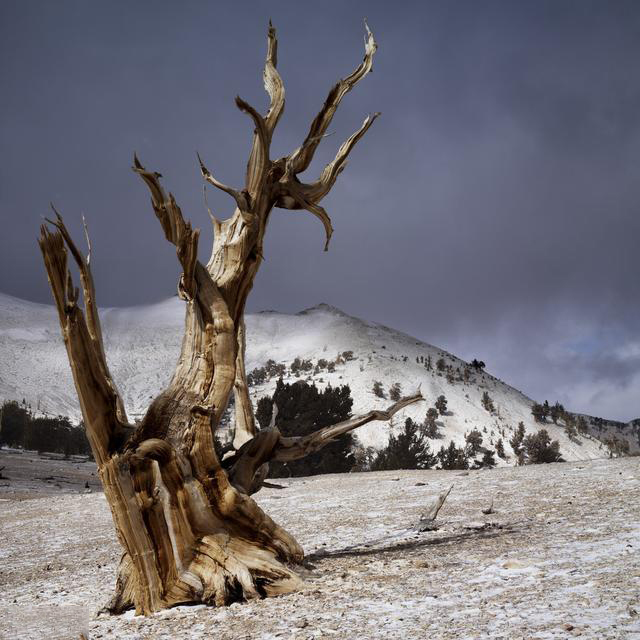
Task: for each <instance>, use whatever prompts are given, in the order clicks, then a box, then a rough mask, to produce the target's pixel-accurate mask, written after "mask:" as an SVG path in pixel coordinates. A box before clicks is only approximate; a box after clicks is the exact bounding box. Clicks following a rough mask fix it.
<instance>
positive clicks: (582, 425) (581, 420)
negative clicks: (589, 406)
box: [576, 416, 589, 435]
mask: <svg viewBox="0 0 640 640" xmlns="http://www.w3.org/2000/svg"><path fill="white" fill-rule="evenodd" d="M576 427H577V429H578V431H579V432H580V433H581V434H583V435H584V434H585V433H587V432H588V431H589V426H588V425H587V421H586V419H585V417H584V416H578V422H577V424H576Z"/></svg>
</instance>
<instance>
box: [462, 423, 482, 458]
mask: <svg viewBox="0 0 640 640" xmlns="http://www.w3.org/2000/svg"><path fill="white" fill-rule="evenodd" d="M465 442H466V443H467V447H468V450H469V455H470V456H475V455H476V453H478V451H479V450H480V447H481V446H482V434H481V433H480V432H479V431H478V430H477V429H473V430H472V431H470V432H469V433H468V434H467V435H466V436H465Z"/></svg>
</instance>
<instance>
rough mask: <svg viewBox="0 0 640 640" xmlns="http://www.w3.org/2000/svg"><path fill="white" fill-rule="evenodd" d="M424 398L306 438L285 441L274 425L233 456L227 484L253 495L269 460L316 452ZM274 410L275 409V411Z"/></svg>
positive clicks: (287, 459)
mask: <svg viewBox="0 0 640 640" xmlns="http://www.w3.org/2000/svg"><path fill="white" fill-rule="evenodd" d="M423 399H424V398H423V396H422V394H421V393H420V392H418V393H415V394H414V395H412V396H407V397H405V398H402V399H401V400H399V401H398V402H396V403H395V404H392V405H391V406H390V407H389V408H388V409H387V410H386V411H380V410H374V411H369V413H365V414H364V415H362V416H357V417H355V418H350V419H349V420H345V421H344V422H339V423H337V424H334V425H331V426H329V427H324V428H323V429H319V430H318V431H315V432H314V433H311V434H309V435H307V436H301V437H289V438H286V437H283V436H282V435H281V434H280V431H279V430H278V429H277V428H275V427H273V426H272V427H270V428H269V429H264V430H263V431H259V432H258V434H257V435H256V436H255V437H254V438H253V439H252V440H249V441H248V442H246V443H245V444H244V445H242V447H240V449H238V451H237V453H236V455H235V456H234V457H233V458H232V459H231V460H229V461H228V464H229V465H230V469H229V471H228V475H229V481H230V482H231V483H232V484H233V485H234V486H235V487H236V488H237V489H238V490H239V491H241V492H243V493H247V494H249V493H255V492H256V491H258V490H259V489H260V487H261V484H262V480H263V479H264V476H263V474H262V473H261V470H262V469H264V465H266V464H267V463H269V462H271V461H272V460H273V461H277V462H291V461H292V460H299V459H300V458H304V457H306V456H308V455H310V454H312V453H315V452H316V451H319V450H320V449H322V448H323V447H325V446H326V445H328V444H329V443H330V442H333V440H335V439H336V438H338V437H339V436H341V435H342V434H344V433H348V432H349V431H353V429H357V428H358V427H361V426H363V425H365V424H367V423H369V422H373V421H374V420H391V418H392V417H393V416H394V415H395V414H396V413H397V412H398V411H400V410H401V409H404V408H405V407H407V406H409V405H410V404H413V403H414V402H419V401H420V400H423ZM275 408H276V407H275V406H274V410H275Z"/></svg>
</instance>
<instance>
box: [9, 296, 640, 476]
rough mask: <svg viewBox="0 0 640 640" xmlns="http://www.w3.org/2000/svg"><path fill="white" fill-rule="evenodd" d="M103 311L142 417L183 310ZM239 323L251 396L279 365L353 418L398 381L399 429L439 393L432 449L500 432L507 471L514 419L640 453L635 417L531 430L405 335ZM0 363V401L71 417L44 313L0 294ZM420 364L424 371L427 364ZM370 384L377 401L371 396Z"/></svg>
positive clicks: (572, 447) (312, 319)
mask: <svg viewBox="0 0 640 640" xmlns="http://www.w3.org/2000/svg"><path fill="white" fill-rule="evenodd" d="M101 313H102V316H101V317H102V322H103V329H104V334H105V343H106V350H107V357H108V360H109V366H110V368H111V371H112V373H113V376H114V378H115V381H116V383H117V385H118V387H119V388H120V391H121V393H122V395H123V398H124V401H125V404H126V408H127V411H128V412H129V416H130V417H131V418H137V417H140V416H141V415H142V414H143V412H144V411H145V409H146V407H147V405H148V403H149V401H150V400H151V399H152V398H153V397H154V396H155V395H156V394H157V393H158V392H159V391H160V390H161V389H162V388H163V386H164V385H166V384H167V382H168V381H169V378H170V376H171V373H172V372H173V369H174V366H175V362H176V360H177V357H178V353H179V348H180V342H181V338H182V326H183V313H184V309H183V303H182V302H181V301H180V300H178V299H177V298H171V299H169V300H166V301H163V302H161V303H158V304H154V305H148V306H141V307H132V308H124V309H116V308H106V309H103V310H102V312H101ZM246 322H247V371H248V372H253V374H252V375H251V378H252V380H253V381H254V383H255V384H254V385H253V386H252V387H251V393H252V396H253V398H254V400H257V399H258V398H260V397H262V396H264V395H268V394H271V393H272V392H273V389H274V388H275V383H276V379H277V375H278V373H277V372H278V370H282V369H284V370H285V373H284V377H285V380H289V381H292V380H295V379H304V380H308V381H313V382H315V383H316V384H317V385H318V386H323V385H326V384H331V385H334V386H335V385H340V384H348V385H349V386H350V387H351V392H352V396H353V398H354V407H353V411H354V413H360V412H364V411H367V410H369V409H371V408H382V407H386V406H387V405H389V404H390V400H389V399H388V396H389V389H390V387H391V386H392V385H394V384H396V383H397V384H399V385H400V387H401V390H402V393H403V394H408V393H410V392H413V391H415V390H416V389H417V388H418V387H420V389H421V390H422V393H423V395H424V396H425V398H426V402H422V403H419V404H416V405H413V406H411V407H408V408H407V409H406V410H405V411H404V412H403V413H402V414H399V415H398V416H397V417H396V420H395V421H394V425H392V427H391V428H399V427H400V425H401V423H402V422H403V421H404V418H405V417H408V416H410V417H412V418H414V419H416V420H418V421H420V422H422V420H423V419H424V416H425V414H426V411H427V409H428V407H430V406H433V404H434V403H435V400H436V398H437V397H438V396H440V395H444V396H445V397H446V399H447V403H448V411H447V414H446V415H444V416H441V417H440V418H438V425H439V427H440V431H441V434H442V436H443V437H442V439H440V440H436V441H434V443H433V445H434V446H435V447H436V448H439V447H440V446H441V444H444V443H448V442H449V440H454V441H455V442H456V443H458V444H462V443H463V441H464V435H465V433H467V432H468V431H470V430H471V429H474V428H476V429H479V430H480V431H481V432H482V434H483V438H484V442H483V445H484V446H491V445H492V444H495V442H496V440H497V439H498V438H500V437H502V438H503V442H504V445H505V449H506V452H507V454H508V456H509V457H510V460H509V463H511V464H512V463H513V462H514V457H513V455H512V451H511V448H510V447H509V444H508V441H509V439H510V438H511V432H512V430H513V429H514V428H515V426H516V425H517V424H518V422H520V421H522V422H524V424H525V427H526V430H527V432H530V431H536V430H538V429H539V428H540V427H541V426H544V428H546V429H547V430H548V431H549V433H550V434H551V436H552V438H554V439H557V440H559V441H560V450H561V452H562V455H563V456H564V458H565V459H568V460H581V459H592V458H598V457H603V456H606V455H608V449H607V448H606V447H605V446H604V445H603V444H602V442H600V441H599V440H597V439H596V437H598V438H601V439H603V440H604V439H605V438H606V437H610V436H611V435H616V436H617V437H618V438H621V439H625V440H627V441H628V442H629V443H630V449H631V450H632V451H637V450H638V449H639V448H640V447H639V439H640V420H636V421H634V422H633V423H629V424H625V423H615V422H611V421H606V420H600V419H597V418H591V417H588V421H589V424H590V432H591V434H593V436H596V437H593V436H592V435H589V434H588V435H586V436H578V437H576V438H569V437H567V436H566V435H565V432H564V429H563V427H562V425H561V424H560V425H554V424H551V423H549V424H545V425H540V424H537V423H535V422H534V420H533V417H532V415H531V405H532V404H533V401H532V400H531V399H530V398H528V397H527V396H525V395H524V394H522V393H521V392H520V391H518V390H516V389H514V388H512V387H510V386H509V385H507V384H505V383H504V382H502V381H500V380H498V379H497V378H494V377H493V376H492V375H490V374H489V373H487V372H483V371H476V370H475V369H473V368H472V367H470V366H468V365H467V363H466V362H464V361H463V360H460V359H459V358H456V357H455V356H453V355H451V354H450V353H447V352H445V351H443V350H441V349H438V348H437V347H434V346H431V345H429V344H426V343H424V342H421V341H419V340H417V339H415V338H412V337H411V336H408V335H406V334H404V333H401V332H399V331H395V330H393V329H390V328H388V327H385V326H383V325H380V324H376V323H372V322H366V321H364V320H360V319H358V318H354V317H352V316H349V315H347V314H345V313H343V312H342V311H340V310H339V309H336V308H334V307H330V306H328V305H324V304H321V305H318V306H317V307H313V308H311V309H306V310H305V311H301V312H300V313H297V314H295V315H288V314H282V313H277V312H273V311H265V312H262V313H257V314H249V315H248V316H247V319H246ZM296 358H298V359H299V362H300V364H301V366H300V367H299V368H298V367H296V366H294V370H296V371H297V375H295V374H294V373H293V372H292V370H291V365H292V363H294V362H295V361H296ZM270 360H271V361H273V362H272V363H271V366H270V367H267V369H268V370H270V371H271V375H269V372H268V371H267V370H263V368H264V367H265V365H266V364H267V363H268V361H270ZM439 360H441V362H440V368H441V369H442V370H441V371H440V370H438V369H439V367H438V361H439ZM325 361H326V362H325ZM0 363H2V369H1V370H0V399H10V400H13V399H15V400H18V401H22V400H23V399H24V400H25V401H26V402H27V403H28V404H30V405H31V406H32V408H33V410H34V411H37V412H40V413H47V414H53V415H58V414H62V415H67V416H69V417H71V418H72V419H74V420H79V419H80V411H79V407H78V403H77V398H76V394H75V389H74V387H73V382H72V379H71V372H70V370H69V365H68V362H67V357H66V352H65V350H64V345H63V343H62V339H61V337H60V331H59V327H58V319H57V314H56V311H55V310H54V308H53V306H49V305H40V304H35V303H31V302H26V301H23V300H19V299H17V298H12V297H9V296H5V295H2V294H0ZM329 363H332V364H331V365H330V366H329ZM429 363H430V365H431V369H428V368H427V367H428V366H429ZM277 365H281V366H280V367H278V366H277ZM319 365H320V366H319ZM327 367H328V368H329V369H331V368H333V369H334V370H333V371H329V370H328V368H327ZM274 373H275V374H276V375H274ZM376 381H378V382H380V383H381V387H382V389H383V390H384V393H385V395H386V396H387V398H386V399H384V398H380V397H377V396H376V395H375V394H374V392H373V385H374V382H376ZM485 392H486V393H488V394H489V396H490V398H491V400H492V402H493V405H494V407H495V411H494V412H493V413H490V412H489V411H487V409H486V408H485V407H484V406H483V403H482V396H483V393H485ZM389 428H390V427H389V425H388V424H386V423H380V422H374V423H371V424H369V425H366V426H364V427H362V428H360V429H358V431H357V432H356V435H357V437H358V439H359V440H360V442H361V443H362V445H363V446H372V447H375V448H380V447H382V446H384V444H385V443H386V441H387V439H388V436H389ZM501 464H504V462H502V461H501Z"/></svg>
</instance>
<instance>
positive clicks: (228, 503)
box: [40, 24, 421, 614]
mask: <svg viewBox="0 0 640 640" xmlns="http://www.w3.org/2000/svg"><path fill="white" fill-rule="evenodd" d="M375 50H376V43H375V40H374V38H373V34H372V33H371V31H370V30H369V28H368V27H367V37H366V41H365V56H364V60H363V62H362V63H361V64H360V65H359V66H358V67H357V68H356V70H355V71H354V72H353V73H352V74H350V75H349V76H347V77H346V78H345V79H343V80H340V82H338V84H337V85H336V86H335V87H334V88H333V89H332V90H331V91H330V92H329V95H328V97H327V100H326V101H325V103H324V105H323V107H322V109H321V110H320V112H319V113H318V115H317V116H316V118H315V119H314V121H313V122H312V124H311V127H310V130H309V133H308V135H307V137H306V138H305V140H304V141H303V143H302V145H301V146H300V147H299V148H298V149H296V150H295V151H294V152H293V153H291V154H290V155H289V156H286V157H284V158H280V159H278V160H275V161H274V160H271V159H270V155H269V154H270V146H271V139H272V136H273V132H274V130H275V127H276V125H277V123H278V121H279V119H280V117H281V115H282V112H283V110H284V103H285V100H284V93H285V92H284V85H283V83H282V79H281V78H280V75H279V73H278V71H277V69H276V66H277V39H276V33H275V29H273V27H272V26H271V24H270V25H269V31H268V35H267V56H266V60H265V66H264V72H263V79H264V86H265V89H266V91H267V93H268V94H269V97H270V106H269V109H268V111H267V113H266V115H264V116H263V115H261V114H260V113H259V112H258V111H257V110H256V109H254V108H253V107H252V106H251V105H250V104H248V103H247V102H246V101H244V100H242V99H241V98H236V106H237V107H238V108H239V109H240V110H241V111H242V112H244V113H245V114H247V115H248V116H249V118H250V119H251V122H252V124H253V127H254V135H253V141H252V147H251V152H250V155H249V161H248V164H247V173H246V178H245V184H244V186H243V187H242V188H239V189H238V188H233V187H229V186H227V185H226V184H224V183H222V182H221V181H219V180H218V179H217V178H215V177H214V176H213V174H212V173H211V171H210V170H209V169H208V168H207V167H206V166H205V164H204V162H203V161H202V159H200V156H198V159H199V163H200V170H201V173H202V176H203V178H204V180H205V181H206V182H207V183H209V184H211V185H213V186H214V187H216V188H217V189H221V190H222V191H223V192H225V193H227V194H228V195H230V196H231V197H232V198H233V200H234V202H235V210H234V211H233V213H232V215H231V216H230V217H229V218H227V219H225V220H218V219H217V218H215V217H214V216H213V214H211V218H212V222H213V226H214V241H213V248H212V253H211V257H210V259H209V261H208V262H207V263H206V264H203V263H201V262H200V261H199V260H198V246H199V239H200V231H199V230H198V229H193V228H192V226H191V224H190V222H189V221H187V220H185V218H184V217H183V214H182V211H181V209H180V207H179V206H178V204H177V202H176V200H175V198H174V196H173V195H172V194H171V193H168V194H167V193H166V192H165V190H164V188H163V186H162V184H161V182H160V178H161V175H160V174H159V173H157V172H155V171H150V170H148V169H146V168H145V167H144V166H143V165H142V163H141V162H140V160H139V159H138V158H137V157H134V164H133V170H134V171H135V172H136V173H137V174H138V175H139V176H140V177H141V179H142V180H143V181H144V182H145V184H146V185H147V187H148V188H149V191H150V194H151V204H152V207H153V210H154V212H155V215H156V217H157V218H158V221H159V222H160V225H161V227H162V230H163V232H164V235H165V238H166V239H167V240H168V241H169V242H170V243H172V244H173V245H174V246H175V248H176V255H177V258H178V261H179V263H180V265H181V267H182V275H181V277H180V280H179V283H178V293H179V295H180V297H181V298H182V299H183V300H184V301H185V304H186V314H185V330H184V337H183V341H182V347H181V351H180V356H179V358H178V362H177V364H176V368H175V371H174V374H173V377H172V379H171V381H170V383H169V385H168V386H167V387H166V389H164V390H163V391H162V392H161V393H160V394H159V395H158V397H156V398H155V399H154V400H153V402H152V403H151V405H150V407H149V409H148V411H147V412H146V414H145V416H144V418H143V419H142V420H141V422H140V423H139V424H136V425H131V424H129V423H128V420H127V417H126V414H125V411H124V404H123V402H122V398H121V397H120V395H119V393H118V390H117V389H116V386H115V384H114V382H113V379H112V377H111V375H110V373H109V369H108V366H107V360H106V356H105V351H104V345H103V340H102V332H101V329H100V321H99V316H98V308H97V303H96V296H95V289H94V284H93V278H92V275H91V267H90V258H89V256H87V257H85V256H84V255H83V254H82V253H81V252H80V251H79V249H78V248H77V247H76V245H75V244H74V242H73V240H72V238H71V236H70V234H69V233H68V231H67V228H66V227H65V225H64V222H63V220H62V218H61V216H60V215H59V214H57V212H56V219H55V220H53V221H50V223H51V224H52V225H53V227H55V230H53V231H52V230H50V229H49V228H47V227H46V226H43V227H42V231H41V235H40V247H41V249H42V254H43V257H44V262H45V266H46V269H47V273H48V277H49V282H50V285H51V289H52V292H53V297H54V300H55V303H56V307H57V309H58V314H59V319H60V326H61V329H62V335H63V338H64V341H65V345H66V348H67V353H68V356H69V362H70V364H71V369H72V372H73V377H74V381H75V385H76V390H77V393H78V398H79V401H80V406H81V409H82V414H83V417H84V423H85V428H86V431H87V436H88V439H89V442H90V444H91V448H92V451H93V455H94V457H95V459H96V461H97V464H98V470H99V475H100V479H101V481H102V484H103V486H104V492H105V497H106V499H107V501H108V503H109V505H110V507H111V511H112V515H113V521H114V525H115V528H116V532H117V535H118V538H119V540H120V542H121V543H122V546H123V549H124V554H123V557H122V561H121V563H120V567H119V571H118V579H117V583H116V593H115V595H114V598H113V599H112V601H111V603H110V605H109V607H108V608H109V610H110V611H112V612H120V611H123V610H125V609H127V608H130V607H135V609H136V611H137V612H138V613H142V614H149V613H151V612H153V611H157V610H159V609H162V608H165V607H169V606H172V605H175V604H178V603H194V602H204V603H210V604H216V605H221V604H226V603H228V602H231V601H234V600H243V599H248V598H253V597H263V596H268V595H276V594H280V593H286V592H288V591H292V590H294V589H297V588H299V587H300V585H301V580H300V578H299V577H298V576H297V575H296V574H295V573H294V572H293V570H292V569H291V568H290V566H291V565H295V564H299V563H300V562H302V559H303V551H302V548H301V547H300V545H299V544H298V543H297V542H296V540H295V539H294V538H293V537H292V536H291V535H290V534H289V533H287V532H286V531H285V530H284V529H282V528H281V527H280V526H279V525H277V524H276V523H275V522H274V521H273V520H271V518H269V516H267V515H266V514H265V513H264V512H263V511H262V510H261V509H260V508H259V507H258V505H257V504H256V503H255V502H254V501H253V500H252V498H251V497H250V494H251V493H253V492H254V491H256V490H257V489H258V488H259V487H260V486H262V482H263V481H264V478H265V477H266V471H267V469H268V462H269V461H270V460H293V459H297V458H300V457H303V456H305V455H308V454H309V453H312V452H314V451H317V450H318V449H320V448H321V447H323V446H324V445H325V444H327V443H328V442H330V441H331V440H332V439H333V438H335V437H337V436H339V435H340V434H342V433H346V432H347V431H350V430H352V429H355V428H357V427H358V426H361V425H363V424H366V423H367V422H370V421H371V420H388V419H390V418H391V416H392V415H393V414H394V413H395V412H396V411H399V410H400V409H402V408H403V407H405V406H406V405H407V404H409V403H411V402H415V401H417V400H419V399H420V397H421V396H419V394H418V395H416V396H412V397H410V398H405V399H403V400H402V401H400V402H399V403H396V404H395V405H392V406H391V407H390V408H389V409H388V410H387V411H386V412H384V411H372V412H369V413H367V414H365V415H364V416H360V417H358V418H352V419H351V420H348V421H346V422H343V423H340V424H338V425H333V426H331V427H327V428H325V429H321V430H319V431H318V432H317V433H315V434H312V435H311V436H306V437H304V438H283V437H282V436H281V435H280V434H279V432H278V431H277V429H275V427H274V428H272V429H269V430H267V431H264V432H257V430H256V425H255V419H254V415H253V409H252V406H251V401H250V398H249V393H248V387H247V383H246V374H245V368H244V345H245V337H244V310H245V304H246V301H247V297H248V295H249V292H250V291H251V288H252V286H253V282H254V279H255V276H256V273H257V271H258V268H259V266H260V264H261V262H262V248H263V239H264V234H265V231H266V228H267V223H268V221H269V217H270V215H271V211H272V209H273V208H274V207H281V208H285V209H306V210H308V211H310V212H311V213H312V214H314V215H316V216H317V217H318V218H319V219H320V220H321V221H322V223H323V225H324V227H325V232H326V236H327V243H328V241H329V238H330V237H331V233H332V225H331V220H330V218H329V215H328V214H327V212H326V211H325V210H324V209H323V208H322V207H321V206H320V205H319V202H320V200H321V199H322V198H323V197H324V196H325V195H326V194H327V193H328V192H329V190H330V189H331V187H332V186H333V184H334V183H335V180H336V178H337V176H338V175H339V174H340V172H341V171H342V170H343V169H344V166H345V163H346V160H347V157H348V155H349V153H350V152H351V151H352V149H353V148H354V146H355V144H356V143H357V142H358V141H359V140H360V139H361V138H362V136H363V135H364V134H365V133H366V131H368V129H369V127H370V126H371V124H372V123H373V122H374V120H375V118H376V117H377V115H378V114H375V115H373V116H370V117H367V119H366V120H365V121H364V123H363V125H362V127H361V128H360V129H359V130H358V131H357V132H355V133H354V134H353V135H352V136H351V137H349V138H348V139H347V141H346V142H345V143H344V144H343V145H342V146H341V147H340V149H339V150H338V152H337V154H336V157H335V159H334V160H333V161H332V162H331V163H330V164H329V165H327V167H326V168H325V169H324V171H323V172H322V174H321V175H320V177H319V179H318V180H317V181H315V182H313V183H310V184H304V183H302V182H301V181H300V180H299V179H298V174H299V173H301V172H302V171H304V170H305V169H307V168H308V167H309V164H310V163H311V161H312V159H313V156H314V153H315V150H316V148H317V146H318V144H319V143H320V141H321V139H322V137H323V136H324V135H325V133H326V131H327V128H328V126H329V124H330V123H331V120H332V118H333V116H334V114H335V111H336V109H337V108H338V106H339V104H340V102H341V100H342V99H343V97H344V96H345V95H346V93H348V92H349V91H350V90H351V89H352V88H353V87H354V86H355V85H356V84H357V83H358V82H359V81H360V80H362V78H363V77H365V76H366V74H367V73H369V71H371V67H372V63H373V55H374V53H375ZM85 233H86V236H87V242H89V236H88V232H86V226H85ZM90 251H91V247H90V245H89V253H90ZM68 252H70V253H71V256H72V258H73V260H74V261H75V263H76V265H77V267H78V269H79V272H80V280H81V286H82V292H83V298H84V310H83V309H82V308H81V307H80V306H79V298H80V293H79V290H78V289H77V288H75V287H74V286H73V281H72V276H71V272H70V270H69V268H68V265H67V254H68ZM232 393H234V395H235V409H236V425H235V429H236V430H235V439H234V443H235V445H236V448H237V449H238V451H237V452H236V455H235V456H234V458H233V459H232V460H230V461H225V462H224V464H223V463H222V461H221V460H219V459H218V456H217V454H216V449H215V447H214V436H213V433H214V432H215V430H216V429H217V428H218V427H219V425H220V420H221V418H222V415H223V413H224V411H225V409H226V407H227V404H228V402H229V398H230V395H231V394H232ZM274 413H275V412H274Z"/></svg>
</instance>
